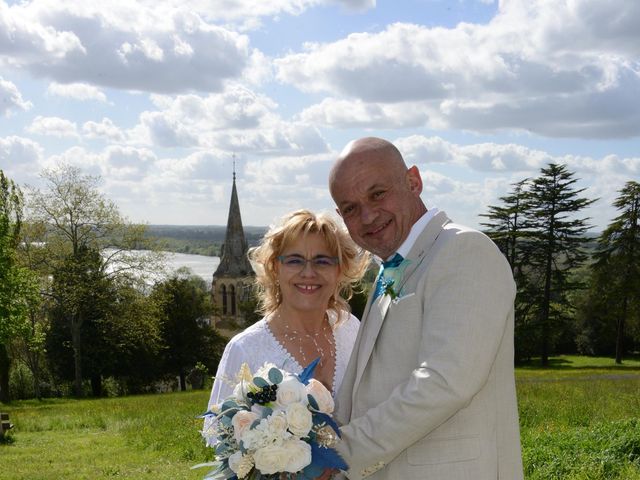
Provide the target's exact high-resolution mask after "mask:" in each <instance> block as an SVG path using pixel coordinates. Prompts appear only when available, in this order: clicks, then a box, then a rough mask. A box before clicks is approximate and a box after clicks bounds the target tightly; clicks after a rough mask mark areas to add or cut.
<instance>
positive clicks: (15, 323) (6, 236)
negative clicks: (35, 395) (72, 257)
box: [0, 170, 37, 402]
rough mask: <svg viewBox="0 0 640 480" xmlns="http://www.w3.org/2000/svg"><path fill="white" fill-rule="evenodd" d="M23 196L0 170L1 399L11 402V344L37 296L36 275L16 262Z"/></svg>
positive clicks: (20, 331) (23, 325)
mask: <svg viewBox="0 0 640 480" xmlns="http://www.w3.org/2000/svg"><path fill="white" fill-rule="evenodd" d="M22 207H23V199H22V193H21V192H20V189H19V188H18V187H17V186H16V185H15V184H14V182H13V181H12V180H10V179H8V178H7V177H5V175H4V172H3V171H2V170H0V401H2V402H8V401H9V400H10V396H9V368H10V366H11V359H10V357H9V353H8V349H7V346H8V343H9V341H10V340H12V339H13V338H15V337H17V336H18V335H20V334H21V333H22V332H23V331H25V330H26V329H27V328H28V325H27V321H26V320H27V314H28V306H29V301H30V299H31V298H33V297H35V296H36V295H37V290H36V288H37V287H36V285H35V282H34V279H33V276H32V275H30V273H29V271H28V270H25V269H23V268H21V267H20V266H19V265H17V263H16V248H17V246H18V243H19V241H20V229H21V226H22Z"/></svg>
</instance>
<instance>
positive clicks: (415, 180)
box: [407, 165, 422, 195]
mask: <svg viewBox="0 0 640 480" xmlns="http://www.w3.org/2000/svg"><path fill="white" fill-rule="evenodd" d="M407 186H408V187H409V190H410V191H411V192H412V193H415V194H416V195H420V194H421V193H422V177H421V176H420V170H419V169H418V167H417V166H415V165H414V166H413V167H411V168H410V169H409V170H407Z"/></svg>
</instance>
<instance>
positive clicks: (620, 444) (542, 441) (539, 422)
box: [516, 356, 640, 480]
mask: <svg viewBox="0 0 640 480" xmlns="http://www.w3.org/2000/svg"><path fill="white" fill-rule="evenodd" d="M538 365H539V362H533V363H532V365H527V366H524V367H519V368H518V369H516V379H517V388H518V409H519V412H520V435H521V438H522V449H523V460H524V465H525V477H526V478H527V479H528V480H556V479H557V480H640V360H639V359H637V358H636V359H631V360H626V361H624V362H623V365H615V363H614V361H613V360H612V359H610V358H590V357H576V356H561V357H556V358H553V359H551V362H550V368H548V369H541V368H540V367H539V366H538Z"/></svg>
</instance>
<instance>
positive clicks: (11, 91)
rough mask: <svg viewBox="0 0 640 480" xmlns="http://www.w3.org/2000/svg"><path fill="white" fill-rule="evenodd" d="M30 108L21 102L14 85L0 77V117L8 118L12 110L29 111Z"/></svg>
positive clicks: (30, 105) (27, 104)
mask: <svg viewBox="0 0 640 480" xmlns="http://www.w3.org/2000/svg"><path fill="white" fill-rule="evenodd" d="M32 106H33V105H32V103H31V102H27V101H24V100H23V98H22V95H21V94H20V91H19V90H18V87H16V86H15V84H13V83H12V82H10V81H9V80H5V79H4V78H2V76H0V115H6V116H9V115H10V114H11V111H12V110H16V109H17V110H29V109H30V108H31V107H32Z"/></svg>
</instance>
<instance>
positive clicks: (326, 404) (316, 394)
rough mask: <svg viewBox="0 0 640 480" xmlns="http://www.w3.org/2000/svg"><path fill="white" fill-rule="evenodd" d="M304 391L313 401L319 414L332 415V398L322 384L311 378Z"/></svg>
mask: <svg viewBox="0 0 640 480" xmlns="http://www.w3.org/2000/svg"><path fill="white" fill-rule="evenodd" d="M306 390H307V393H308V394H309V395H311V396H312V397H313V398H314V399H315V401H316V403H317V404H318V408H319V409H320V411H321V412H323V413H327V414H331V413H333V409H334V407H335V404H334V402H333V397H332V396H331V392H330V391H329V390H327V387H325V386H324V385H323V384H322V382H319V381H318V380H316V379H315V378H312V379H311V380H309V384H308V385H307V387H306Z"/></svg>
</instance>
